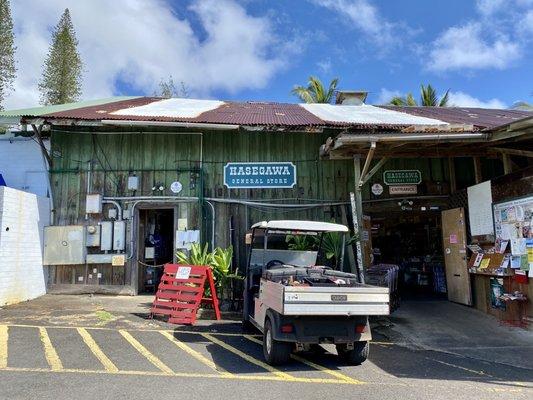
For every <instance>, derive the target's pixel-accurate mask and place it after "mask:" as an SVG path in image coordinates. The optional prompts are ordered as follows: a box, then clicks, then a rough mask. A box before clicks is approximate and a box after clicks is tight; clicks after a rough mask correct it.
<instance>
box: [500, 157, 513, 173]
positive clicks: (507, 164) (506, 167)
mask: <svg viewBox="0 0 533 400" xmlns="http://www.w3.org/2000/svg"><path fill="white" fill-rule="evenodd" d="M502 162H503V173H504V174H505V175H507V174H510V173H511V172H513V165H512V162H511V156H510V155H509V154H507V153H502Z"/></svg>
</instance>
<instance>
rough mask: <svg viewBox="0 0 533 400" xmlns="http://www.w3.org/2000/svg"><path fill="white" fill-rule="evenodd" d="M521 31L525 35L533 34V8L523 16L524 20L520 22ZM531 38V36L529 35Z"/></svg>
mask: <svg viewBox="0 0 533 400" xmlns="http://www.w3.org/2000/svg"><path fill="white" fill-rule="evenodd" d="M519 29H520V33H523V34H525V35H531V34H533V10H530V11H528V12H527V13H526V14H525V15H524V16H523V17H522V21H520V24H519ZM529 38H531V37H530V36H529Z"/></svg>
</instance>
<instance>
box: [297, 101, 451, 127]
mask: <svg viewBox="0 0 533 400" xmlns="http://www.w3.org/2000/svg"><path fill="white" fill-rule="evenodd" d="M301 107H303V108H305V109H306V110H307V111H309V112H311V113H313V114H314V115H316V116H317V117H319V118H320V119H322V120H323V121H325V122H327V123H328V124H339V125H346V126H350V125H353V124H357V125H360V124H364V125H375V124H377V125H384V126H390V125H393V126H398V125H400V126H411V125H432V126H439V125H447V124H448V123H447V122H445V121H441V120H439V119H435V118H426V117H420V116H416V115H410V114H406V113H403V112H398V111H396V110H389V109H384V108H380V107H375V106H371V105H368V104H361V105H333V104H302V105H301Z"/></svg>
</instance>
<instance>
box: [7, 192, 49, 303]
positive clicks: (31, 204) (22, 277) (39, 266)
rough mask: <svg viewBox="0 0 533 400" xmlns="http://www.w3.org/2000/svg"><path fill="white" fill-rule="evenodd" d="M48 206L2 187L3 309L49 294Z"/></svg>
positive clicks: (36, 197)
mask: <svg viewBox="0 0 533 400" xmlns="http://www.w3.org/2000/svg"><path fill="white" fill-rule="evenodd" d="M48 204H49V202H48V199H47V198H42V197H38V196H36V195H34V194H32V193H26V192H23V191H21V190H16V189H13V188H9V187H0V306H2V305H5V304H13V303H18V302H21V301H25V300H30V299H34V298H36V297H39V296H42V295H43V294H45V293H46V286H45V276H44V272H43V258H42V254H43V251H42V250H43V228H44V226H46V225H48V224H49V215H50V209H49V205H48Z"/></svg>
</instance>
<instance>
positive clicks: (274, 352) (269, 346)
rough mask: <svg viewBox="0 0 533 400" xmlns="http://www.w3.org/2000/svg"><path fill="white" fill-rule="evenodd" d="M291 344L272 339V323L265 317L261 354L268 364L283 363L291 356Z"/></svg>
mask: <svg viewBox="0 0 533 400" xmlns="http://www.w3.org/2000/svg"><path fill="white" fill-rule="evenodd" d="M291 350H292V344H291V343H289V342H280V341H278V340H274V335H273V334H272V323H271V322H270V320H268V319H267V321H266V323H265V332H264V333H263V355H264V356H265V360H266V362H267V363H268V364H270V365H280V364H285V363H286V362H287V361H289V358H290V356H291Z"/></svg>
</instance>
